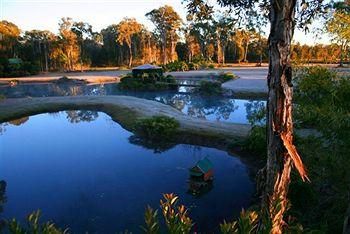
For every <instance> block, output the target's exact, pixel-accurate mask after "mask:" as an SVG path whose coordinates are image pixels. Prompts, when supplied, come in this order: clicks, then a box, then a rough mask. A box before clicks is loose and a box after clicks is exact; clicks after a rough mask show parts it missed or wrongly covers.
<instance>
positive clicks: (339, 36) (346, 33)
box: [327, 8, 350, 67]
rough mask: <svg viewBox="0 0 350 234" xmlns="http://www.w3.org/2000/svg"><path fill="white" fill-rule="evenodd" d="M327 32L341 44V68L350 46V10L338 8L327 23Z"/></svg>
mask: <svg viewBox="0 0 350 234" xmlns="http://www.w3.org/2000/svg"><path fill="white" fill-rule="evenodd" d="M327 31H328V32H329V33H330V34H331V35H332V37H333V40H334V41H335V42H336V43H338V44H340V59H339V66H341V67H342V66H343V65H344V64H343V63H344V62H343V60H344V52H346V51H347V49H348V47H349V46H350V10H349V11H347V10H344V9H342V8H338V9H336V10H335V12H334V14H333V17H332V18H331V19H330V20H329V21H328V22H327Z"/></svg>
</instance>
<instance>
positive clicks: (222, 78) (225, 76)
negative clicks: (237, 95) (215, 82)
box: [219, 72, 237, 83]
mask: <svg viewBox="0 0 350 234" xmlns="http://www.w3.org/2000/svg"><path fill="white" fill-rule="evenodd" d="M234 79H237V76H236V75H235V74H233V73H232V72H226V73H221V74H220V77H219V80H220V81H221V82H222V83H224V82H226V81H230V80H234Z"/></svg>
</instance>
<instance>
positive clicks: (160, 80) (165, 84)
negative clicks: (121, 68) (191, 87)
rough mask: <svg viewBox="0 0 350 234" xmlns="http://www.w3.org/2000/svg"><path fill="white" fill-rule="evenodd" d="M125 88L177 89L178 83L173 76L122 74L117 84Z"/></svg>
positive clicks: (144, 89) (145, 89) (149, 89)
mask: <svg viewBox="0 0 350 234" xmlns="http://www.w3.org/2000/svg"><path fill="white" fill-rule="evenodd" d="M118 87H119V88H120V89H126V90H142V91H160V90H169V89H177V87H178V85H177V83H176V80H175V78H174V77H173V76H171V75H168V76H166V77H164V76H159V75H158V74H156V73H151V74H147V73H144V74H143V75H142V76H141V77H133V76H132V75H131V74H129V75H126V76H124V77H123V78H122V79H121V80H120V83H119V86H118Z"/></svg>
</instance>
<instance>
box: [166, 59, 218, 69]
mask: <svg viewBox="0 0 350 234" xmlns="http://www.w3.org/2000/svg"><path fill="white" fill-rule="evenodd" d="M214 68H215V66H214V64H212V63H210V62H208V61H206V60H205V59H204V58H196V59H193V60H192V62H187V61H173V62H169V63H167V64H166V65H164V66H163V69H164V71H167V72H173V71H190V70H200V69H214Z"/></svg>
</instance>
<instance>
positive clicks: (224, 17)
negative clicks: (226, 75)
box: [214, 11, 236, 64]
mask: <svg viewBox="0 0 350 234" xmlns="http://www.w3.org/2000/svg"><path fill="white" fill-rule="evenodd" d="M235 23H236V20H235V19H234V18H233V17H232V16H231V15H230V12H228V11H225V12H224V13H223V14H220V15H219V16H217V18H216V19H215V20H214V27H215V31H216V39H217V58H218V63H222V64H225V51H226V46H227V44H228V42H229V40H230V38H232V35H233V33H234V31H233V27H234V25H235Z"/></svg>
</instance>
